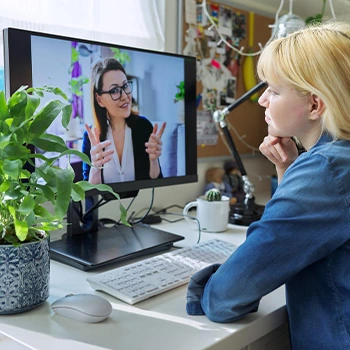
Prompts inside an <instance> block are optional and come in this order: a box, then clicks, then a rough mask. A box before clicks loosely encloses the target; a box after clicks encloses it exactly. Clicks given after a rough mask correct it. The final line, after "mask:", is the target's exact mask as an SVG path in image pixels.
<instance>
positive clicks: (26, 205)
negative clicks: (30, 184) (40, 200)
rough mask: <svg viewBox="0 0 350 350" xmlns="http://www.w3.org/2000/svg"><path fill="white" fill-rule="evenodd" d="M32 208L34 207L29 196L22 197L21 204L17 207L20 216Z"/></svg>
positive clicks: (32, 200)
mask: <svg viewBox="0 0 350 350" xmlns="http://www.w3.org/2000/svg"><path fill="white" fill-rule="evenodd" d="M34 206H35V202H34V199H33V198H32V197H31V196H26V197H24V199H23V202H22V203H21V205H20V206H19V208H18V211H19V212H20V213H21V214H25V215H26V214H29V213H30V212H32V211H33V209H34Z"/></svg>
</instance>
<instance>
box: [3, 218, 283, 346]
mask: <svg viewBox="0 0 350 350" xmlns="http://www.w3.org/2000/svg"><path fill="white" fill-rule="evenodd" d="M157 227H159V228H160V229H163V230H165V231H169V232H173V233H177V234H180V235H182V236H184V237H185V240H184V241H180V242H178V243H177V245H179V246H181V245H182V246H187V245H191V244H194V243H196V241H197V238H198V232H197V229H196V226H195V225H191V224H189V223H186V222H184V221H181V222H178V223H176V224H168V223H167V224H161V225H159V226H158V225H157ZM245 232H246V227H240V226H234V225H229V229H228V230H227V231H226V232H225V233H218V234H209V233H202V240H208V239H211V238H219V239H223V240H227V241H229V242H232V243H234V244H237V245H239V244H241V243H242V242H243V241H244V239H245ZM98 272H100V270H99V271H98ZM95 273H96V272H84V271H80V270H77V269H74V268H72V267H69V266H66V265H63V264H61V263H58V262H56V261H51V275H50V279H51V281H50V297H49V299H48V300H47V301H46V302H45V303H44V304H43V305H41V306H39V307H38V308H36V309H34V310H32V311H29V312H26V313H22V314H18V315H10V316H0V333H3V335H5V336H6V337H1V335H0V347H1V344H2V341H1V340H2V339H5V340H7V342H5V343H3V344H6V349H7V350H15V349H22V347H23V349H26V348H29V349H39V350H47V349H51V350H56V349H57V350H58V349H59V350H61V349H66V350H70V349H74V350H97V349H118V350H133V349H137V350H139V349H142V350H148V349H149V350H155V349H167V350H172V349H174V350H178V349H182V350H186V349H189V350H195V349H220V350H225V349H230V350H234V349H241V348H243V347H244V346H247V345H248V344H250V343H252V342H254V341H255V340H257V339H259V338H261V337H262V336H264V335H266V334H268V333H270V332H271V331H273V330H275V329H276V328H278V327H280V326H282V325H283V324H284V323H285V322H286V320H287V315H286V310H285V296H284V287H281V288H279V289H278V290H276V291H274V292H272V293H270V294H269V295H267V296H265V297H264V298H263V299H262V300H261V303H260V307H259V311H258V312H257V313H254V314H250V315H248V316H247V317H245V318H244V319H243V320H241V321H239V322H235V323H231V324H220V323H213V322H211V321H209V320H208V319H207V318H206V317H205V316H188V315H187V313H186V310H185V305H186V288H187V286H182V287H179V288H176V289H174V290H171V291H169V292H166V293H163V294H161V295H159V296H156V297H153V298H150V299H148V300H145V301H143V302H140V303H138V304H135V305H128V304H126V303H124V302H122V301H119V300H118V299H115V298H114V297H112V296H109V295H108V294H105V293H102V292H96V291H94V290H93V289H92V288H91V287H90V285H89V283H88V282H86V277H87V276H89V275H90V274H95ZM68 293H75V294H76V293H93V294H98V295H101V296H103V297H105V298H106V299H108V300H109V301H110V302H111V303H112V305H113V311H112V314H111V315H110V317H109V318H108V319H107V320H106V321H104V322H102V323H96V324H85V323H79V322H76V321H73V320H70V319H67V318H64V317H62V316H59V315H56V314H55V313H54V312H53V311H52V310H51V308H50V304H51V303H52V302H54V301H55V300H57V299H59V298H61V297H63V296H65V295H66V294H68ZM9 338H10V339H12V340H10V339H9Z"/></svg>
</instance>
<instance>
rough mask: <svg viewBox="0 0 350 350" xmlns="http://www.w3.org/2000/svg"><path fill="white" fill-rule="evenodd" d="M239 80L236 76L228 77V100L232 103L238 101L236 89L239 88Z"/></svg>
mask: <svg viewBox="0 0 350 350" xmlns="http://www.w3.org/2000/svg"><path fill="white" fill-rule="evenodd" d="M236 82H237V80H236V78H235V77H232V78H229V79H227V87H226V102H227V103H232V102H234V101H236V89H237V84H236Z"/></svg>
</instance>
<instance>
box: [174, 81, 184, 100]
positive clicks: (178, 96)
mask: <svg viewBox="0 0 350 350" xmlns="http://www.w3.org/2000/svg"><path fill="white" fill-rule="evenodd" d="M176 87H177V89H178V92H177V93H176V94H175V99H174V102H175V103H176V102H179V101H181V100H184V99H185V82H184V81H181V82H180V84H179V85H176Z"/></svg>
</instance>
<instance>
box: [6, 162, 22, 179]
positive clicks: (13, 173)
mask: <svg viewBox="0 0 350 350" xmlns="http://www.w3.org/2000/svg"><path fill="white" fill-rule="evenodd" d="M2 167H3V172H4V173H5V174H7V175H8V176H9V177H11V178H13V179H17V178H18V177H19V174H20V173H21V169H22V162H21V161H20V160H19V159H15V160H9V159H4V163H3V166H2Z"/></svg>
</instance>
